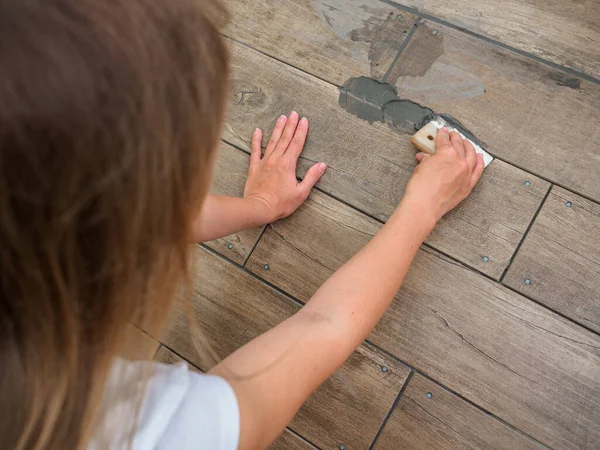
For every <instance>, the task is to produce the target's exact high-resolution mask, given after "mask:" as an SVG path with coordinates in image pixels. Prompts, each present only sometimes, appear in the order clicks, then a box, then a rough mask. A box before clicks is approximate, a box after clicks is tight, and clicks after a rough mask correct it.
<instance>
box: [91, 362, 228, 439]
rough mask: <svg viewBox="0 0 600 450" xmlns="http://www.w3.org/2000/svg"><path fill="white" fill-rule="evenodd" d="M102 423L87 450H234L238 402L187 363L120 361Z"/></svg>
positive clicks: (218, 383)
mask: <svg viewBox="0 0 600 450" xmlns="http://www.w3.org/2000/svg"><path fill="white" fill-rule="evenodd" d="M142 396H143V398H142ZM138 408H139V411H138ZM136 418H137V421H136V420H135V419H136ZM99 422H100V423H99V424H98V426H97V429H96V430H95V432H94V433H93V436H92V437H91V440H90V442H89V443H88V446H87V449H88V450H117V449H122V448H128V447H129V445H127V443H130V444H131V447H132V448H133V449H134V450H167V449H168V450H172V449H177V450H236V449H237V447H238V442H239V435H240V412H239V407H238V402H237V398H236V396H235V392H234V391H233V389H232V388H231V386H230V385H229V383H227V381H225V380H224V379H223V378H220V377H217V376H214V375H204V374H200V373H197V372H194V371H192V370H190V368H189V366H188V365H187V364H185V363H180V364H175V365H166V364H159V363H152V362H130V361H126V360H122V359H119V360H118V361H117V362H116V363H115V366H114V367H113V370H112V374H111V376H110V377H109V380H108V383H107V386H106V390H105V393H104V401H103V411H102V414H101V420H100V421H99Z"/></svg>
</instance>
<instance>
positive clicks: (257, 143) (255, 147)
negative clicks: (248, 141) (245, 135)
mask: <svg viewBox="0 0 600 450" xmlns="http://www.w3.org/2000/svg"><path fill="white" fill-rule="evenodd" d="M261 144H262V131H261V129H260V128H257V129H256V130H254V134H253V135H252V151H251V152H250V164H256V163H257V162H259V161H260V155H261V153H262V148H261Z"/></svg>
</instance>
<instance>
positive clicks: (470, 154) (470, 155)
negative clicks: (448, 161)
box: [464, 140, 477, 172]
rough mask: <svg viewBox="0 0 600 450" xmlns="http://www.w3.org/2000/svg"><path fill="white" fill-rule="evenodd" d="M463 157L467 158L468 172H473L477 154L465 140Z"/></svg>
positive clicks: (469, 142)
mask: <svg viewBox="0 0 600 450" xmlns="http://www.w3.org/2000/svg"><path fill="white" fill-rule="evenodd" d="M464 146H465V157H466V158H467V164H469V170H470V171H471V172H473V169H474V168H475V165H476V164H477V152H476V151H475V147H474V146H473V144H471V141H468V140H465V141H464Z"/></svg>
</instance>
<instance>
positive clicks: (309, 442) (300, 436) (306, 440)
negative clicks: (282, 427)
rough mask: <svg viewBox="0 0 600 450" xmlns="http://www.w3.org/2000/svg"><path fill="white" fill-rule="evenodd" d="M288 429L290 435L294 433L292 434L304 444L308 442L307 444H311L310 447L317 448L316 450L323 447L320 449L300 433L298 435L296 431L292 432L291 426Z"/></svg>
mask: <svg viewBox="0 0 600 450" xmlns="http://www.w3.org/2000/svg"><path fill="white" fill-rule="evenodd" d="M286 429H287V430H288V431H289V432H290V433H292V434H294V435H295V436H297V437H298V438H299V439H302V440H303V441H304V442H306V443H307V444H309V445H310V446H312V447H314V448H315V449H317V450H321V447H319V446H317V445H315V444H313V443H312V442H311V441H309V440H308V439H306V438H305V437H304V436H302V435H301V434H300V433H298V432H296V431H294V430H292V429H291V428H290V427H289V426H287V427H286Z"/></svg>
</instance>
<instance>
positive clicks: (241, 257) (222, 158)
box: [206, 143, 262, 264]
mask: <svg viewBox="0 0 600 450" xmlns="http://www.w3.org/2000/svg"><path fill="white" fill-rule="evenodd" d="M249 164H250V156H249V155H247V154H245V153H244V152H242V151H240V150H238V149H236V148H235V147H232V146H231V145H229V144H227V143H221V147H220V149H219V154H218V158H217V162H216V165H215V169H214V172H213V182H212V186H211V189H210V192H211V193H212V194H216V195H228V196H232V197H243V196H244V186H246V180H247V178H248V166H249ZM261 229H262V228H261V227H255V228H250V229H247V230H242V231H240V232H238V233H235V234H232V235H230V236H226V237H223V238H221V239H216V240H214V241H210V242H207V243H206V245H208V246H209V247H210V248H212V249H214V250H216V251H217V252H219V253H221V254H222V255H224V256H226V257H227V258H229V259H231V260H232V261H234V262H236V263H238V264H242V263H243V262H244V261H245V260H246V257H247V256H248V254H249V253H250V250H252V247H253V246H254V243H255V242H256V239H257V238H258V236H259V234H260V232H261ZM229 247H231V248H229Z"/></svg>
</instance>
